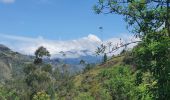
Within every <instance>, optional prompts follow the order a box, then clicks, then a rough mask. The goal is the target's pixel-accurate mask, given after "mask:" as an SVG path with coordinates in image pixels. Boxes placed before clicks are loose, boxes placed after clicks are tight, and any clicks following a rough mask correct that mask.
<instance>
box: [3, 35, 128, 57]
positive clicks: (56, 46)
mask: <svg viewBox="0 0 170 100" xmlns="http://www.w3.org/2000/svg"><path fill="white" fill-rule="evenodd" d="M121 37H122V38H123V41H130V39H129V38H131V36H130V35H126V36H124V37H123V36H121ZM119 40H120V38H112V39H108V40H107V41H104V43H107V42H108V41H109V42H112V43H113V44H116V43H118V42H119ZM0 43H2V44H5V45H7V46H8V47H10V48H11V49H12V50H15V51H18V52H20V53H23V54H27V55H33V54H34V52H35V50H36V49H37V48H38V47H40V46H44V47H46V48H47V49H48V50H49V52H50V53H51V55H52V56H55V55H59V52H61V51H64V52H68V51H72V52H76V53H77V54H75V55H74V56H78V55H83V54H82V52H81V51H83V50H88V53H91V54H93V53H94V52H95V50H96V48H97V46H99V45H100V44H101V43H102V42H101V40H100V39H99V38H98V37H97V36H95V35H93V34H89V35H88V36H87V37H83V38H79V39H75V40H70V41H56V40H48V39H44V38H43V37H41V36H39V37H37V38H29V37H22V36H14V35H5V34H0ZM71 56H73V55H70V57H71Z"/></svg>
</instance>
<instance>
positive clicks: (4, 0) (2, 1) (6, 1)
mask: <svg viewBox="0 0 170 100" xmlns="http://www.w3.org/2000/svg"><path fill="white" fill-rule="evenodd" d="M0 2H1V3H5V4H10V3H14V2H15V0H0Z"/></svg>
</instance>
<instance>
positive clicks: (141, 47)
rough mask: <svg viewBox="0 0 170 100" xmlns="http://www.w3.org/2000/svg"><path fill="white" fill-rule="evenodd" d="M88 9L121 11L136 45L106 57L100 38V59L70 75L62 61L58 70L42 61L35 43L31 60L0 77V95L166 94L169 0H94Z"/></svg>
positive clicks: (106, 97)
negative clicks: (2, 79) (15, 72)
mask: <svg viewBox="0 0 170 100" xmlns="http://www.w3.org/2000/svg"><path fill="white" fill-rule="evenodd" d="M165 4H167V5H165ZM94 10H95V11H96V13H107V14H110V13H116V14H120V15H123V16H124V17H125V21H126V22H127V23H128V27H131V28H132V32H133V33H134V34H135V36H136V37H138V38H140V41H138V42H139V43H138V45H137V46H135V47H134V48H133V50H130V51H127V50H124V51H122V53H121V54H120V55H118V56H113V57H112V58H110V59H108V58H107V52H105V50H106V48H107V46H104V45H103V44H102V47H104V48H102V47H101V48H100V47H99V48H98V51H97V53H98V54H99V53H102V54H104V59H103V63H102V64H99V65H90V64H87V65H86V66H87V67H86V68H85V69H84V71H82V72H81V73H77V74H76V75H71V74H70V73H69V71H68V69H67V65H66V64H63V67H62V70H59V69H58V68H55V69H54V68H52V66H51V65H50V64H47V63H44V62H43V58H44V57H50V54H49V52H48V51H47V50H46V48H44V47H40V48H38V49H37V51H36V52H35V58H34V61H32V62H31V63H27V64H26V63H24V65H23V66H24V67H22V68H23V69H22V70H23V74H21V75H20V76H19V75H15V76H10V77H11V78H8V79H7V80H5V82H4V83H1V85H0V100H168V99H169V98H170V30H169V29H170V28H169V27H170V25H169V23H170V18H169V16H170V15H169V12H170V11H169V1H168V0H162V1H159V0H158V1H156V0H150V1H148V0H131V1H130V0H129V1H127V2H126V1H124V2H118V1H116V0H99V2H98V4H97V5H96V6H94ZM105 11H106V12H105ZM128 44H130V43H127V44H122V45H121V47H123V46H125V47H126V46H127V45H128ZM118 48H120V47H113V49H112V50H113V51H114V50H116V49H118ZM109 52H112V51H109ZM80 63H81V64H85V61H83V60H81V61H80Z"/></svg>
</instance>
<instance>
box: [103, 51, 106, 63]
mask: <svg viewBox="0 0 170 100" xmlns="http://www.w3.org/2000/svg"><path fill="white" fill-rule="evenodd" d="M106 61H107V54H106V53H104V57H103V63H106Z"/></svg>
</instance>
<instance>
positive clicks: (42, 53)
mask: <svg viewBox="0 0 170 100" xmlns="http://www.w3.org/2000/svg"><path fill="white" fill-rule="evenodd" d="M44 56H46V57H50V53H49V52H48V50H47V49H46V48H44V47H43V46H41V47H39V48H38V49H37V50H36V51H35V60H34V64H41V63H42V58H43V57H44Z"/></svg>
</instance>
